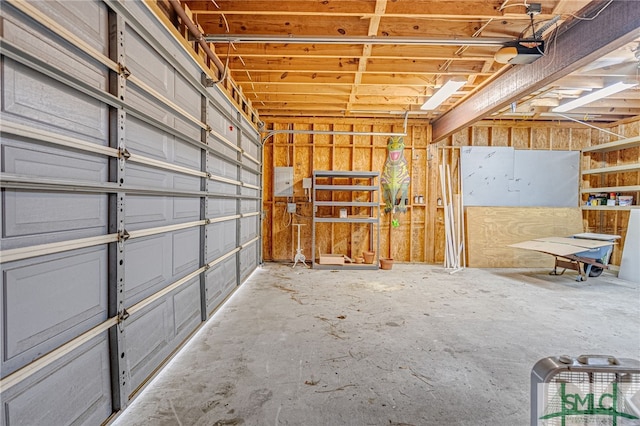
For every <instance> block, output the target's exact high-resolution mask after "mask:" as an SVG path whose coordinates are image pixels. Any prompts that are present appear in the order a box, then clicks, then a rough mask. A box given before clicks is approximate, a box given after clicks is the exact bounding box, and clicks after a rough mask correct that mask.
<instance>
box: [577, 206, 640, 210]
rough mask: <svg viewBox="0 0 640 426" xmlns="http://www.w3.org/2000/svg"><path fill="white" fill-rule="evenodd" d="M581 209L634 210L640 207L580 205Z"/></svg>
mask: <svg viewBox="0 0 640 426" xmlns="http://www.w3.org/2000/svg"><path fill="white" fill-rule="evenodd" d="M580 207H581V208H582V210H619V211H625V210H635V209H640V206H580Z"/></svg>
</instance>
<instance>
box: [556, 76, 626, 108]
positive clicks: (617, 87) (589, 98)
mask: <svg viewBox="0 0 640 426" xmlns="http://www.w3.org/2000/svg"><path fill="white" fill-rule="evenodd" d="M637 85H638V83H624V82H622V81H620V82H618V83H615V84H612V85H611V86H607V87H605V88H604V89H600V90H596V91H595V92H593V93H589V94H588V95H585V96H582V97H581V98H578V99H575V100H573V101H571V102H567V103H566V104H564V105H560V106H557V107H555V108H554V109H552V110H551V111H553V112H567V111H571V110H572V109H575V108H578V107H581V106H582V105H586V104H588V103H591V102H593V101H597V100H598V99H602V98H606V97H607V96H610V95H613V94H614V93H618V92H622V91H623V90H627V89H630V88H632V87H634V86H637Z"/></svg>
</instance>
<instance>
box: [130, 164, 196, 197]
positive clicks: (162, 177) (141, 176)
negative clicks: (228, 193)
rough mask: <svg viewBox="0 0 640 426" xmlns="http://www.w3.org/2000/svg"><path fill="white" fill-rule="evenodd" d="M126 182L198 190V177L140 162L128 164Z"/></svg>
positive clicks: (154, 186) (148, 186)
mask: <svg viewBox="0 0 640 426" xmlns="http://www.w3.org/2000/svg"><path fill="white" fill-rule="evenodd" d="M126 182H127V183H128V184H129V185H132V186H142V187H147V188H162V189H178V190H187V191H199V190H200V178H198V177H195V176H187V175H183V174H179V173H168V172H166V171H165V170H162V169H157V168H153V167H149V166H146V165H142V164H130V165H128V167H127V177H126Z"/></svg>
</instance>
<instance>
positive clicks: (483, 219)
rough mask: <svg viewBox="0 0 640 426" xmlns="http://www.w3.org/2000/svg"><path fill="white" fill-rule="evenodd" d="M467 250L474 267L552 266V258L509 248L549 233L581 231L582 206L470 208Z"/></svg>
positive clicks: (467, 212)
mask: <svg viewBox="0 0 640 426" xmlns="http://www.w3.org/2000/svg"><path fill="white" fill-rule="evenodd" d="M465 216H466V217H465V219H466V230H467V246H466V247H467V253H468V259H469V265H468V266H469V267H472V268H528V267H533V268H538V267H540V268H549V267H553V263H554V261H553V258H552V257H550V256H548V255H545V254H543V253H536V252H532V251H526V250H520V249H517V248H514V247H508V246H509V245H510V244H516V243H520V242H522V241H526V240H534V239H537V238H544V237H549V236H571V235H574V234H577V233H580V232H582V214H581V212H580V209H579V208H564V207H559V208H556V207H467V208H466V209H465Z"/></svg>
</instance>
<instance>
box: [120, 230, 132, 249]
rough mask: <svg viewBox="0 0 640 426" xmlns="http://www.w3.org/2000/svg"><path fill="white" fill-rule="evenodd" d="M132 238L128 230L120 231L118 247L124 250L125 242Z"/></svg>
mask: <svg viewBox="0 0 640 426" xmlns="http://www.w3.org/2000/svg"><path fill="white" fill-rule="evenodd" d="M129 237H131V235H129V233H128V232H127V230H126V229H120V230H119V231H118V247H119V248H120V251H122V250H123V249H124V242H125V241H127V240H128V239H129Z"/></svg>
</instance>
